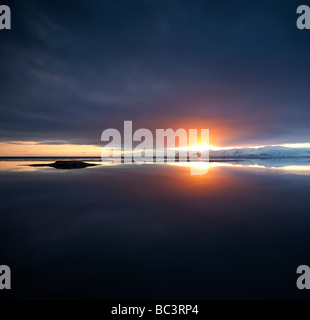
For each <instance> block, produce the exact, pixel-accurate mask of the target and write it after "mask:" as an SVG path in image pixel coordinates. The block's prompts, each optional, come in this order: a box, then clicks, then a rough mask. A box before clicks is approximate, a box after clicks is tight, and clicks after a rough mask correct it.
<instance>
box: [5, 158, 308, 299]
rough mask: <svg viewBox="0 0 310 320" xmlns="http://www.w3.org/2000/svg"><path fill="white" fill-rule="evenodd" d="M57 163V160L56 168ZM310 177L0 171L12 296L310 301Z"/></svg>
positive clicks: (239, 172) (302, 172) (254, 172)
mask: <svg viewBox="0 0 310 320" xmlns="http://www.w3.org/2000/svg"><path fill="white" fill-rule="evenodd" d="M47 162H49V161H47ZM309 172H310V170H308V168H307V167H302V168H298V167H294V166H290V167H285V168H284V169H283V170H279V169H277V168H273V169H272V168H271V169H270V168H263V167H257V166H250V167H247V166H236V165H230V166H222V165H221V166H214V167H210V168H209V172H208V174H206V175H205V176H191V175H190V172H189V168H187V167H178V166H169V165H151V164H150V165H140V166H138V165H120V166H98V167H92V168H85V169H79V170H57V169H54V168H30V167H27V166H26V164H25V162H23V161H6V162H3V161H2V162H0V195H1V201H0V264H6V265H8V266H10V267H11V270H12V290H11V291H7V292H6V293H5V295H6V297H9V298H19V299H25V298H27V299H29V298H30V299H31V298H71V299H72V298H97V299H153V298H158V299H178V298H182V299H192V298H199V299H219V298H225V299H230V298H232V299H239V298H246V299H248V298H255V299H256V298H258V299H280V298H305V297H307V293H306V292H303V291H300V290H298V289H297V288H296V279H297V275H296V269H297V267H298V266H299V265H301V264H308V265H309V264H310V211H309V207H310V197H309V195H310V194H309V190H310V173H309Z"/></svg>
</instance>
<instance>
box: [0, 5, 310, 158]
mask: <svg viewBox="0 0 310 320" xmlns="http://www.w3.org/2000/svg"><path fill="white" fill-rule="evenodd" d="M3 2H5V4H7V5H9V6H10V8H11V11H12V29H11V30H0V43H1V46H0V64H1V72H0V77H1V80H0V81H1V86H0V123H1V124H0V141H1V146H2V153H3V154H7V150H8V149H6V148H8V144H7V143H8V142H10V141H15V142H14V144H13V145H15V146H17V145H23V146H25V145H27V143H29V142H31V145H33V144H38V146H40V145H42V144H45V145H46V144H48V145H51V146H54V145H57V144H58V145H61V144H63V143H69V144H74V145H97V146H100V144H101V142H100V137H101V133H102V131H103V130H104V129H107V128H119V129H120V128H122V126H123V121H124V120H133V122H134V128H136V129H138V128H140V127H144V128H149V129H153V130H154V129H155V128H169V127H171V128H174V129H177V128H180V127H182V128H186V129H188V128H201V127H203V128H209V129H210V140H211V143H212V144H213V145H217V146H236V145H238V146H240V145H262V144H282V143H295V142H310V126H309V123H310V120H309V119H310V90H309V88H310V58H309V57H310V30H298V29H297V27H296V19H297V14H296V9H297V7H298V6H299V5H300V4H303V3H300V1H297V0H288V1H283V0H281V1H280V0H277V1H264V0H259V1H255V0H252V1H248V0H243V1H230V0H226V1H224V0H223V1H214V0H191V1H189V0H178V1H176V0H156V1H154V0H132V1H128V0H124V1H120V0H113V1H111V0H110V1H105V0H101V1H99V0H66V1H59V0H44V1H39V0H27V1H24V0H14V1H10V0H6V1H3ZM3 4H4V3H3ZM16 141H18V142H16ZM63 147H64V148H65V146H63Z"/></svg>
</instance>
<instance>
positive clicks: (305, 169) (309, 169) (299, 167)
mask: <svg viewBox="0 0 310 320" xmlns="http://www.w3.org/2000/svg"><path fill="white" fill-rule="evenodd" d="M142 160H143V161H142ZM88 161H89V160H88ZM51 162H53V160H41V161H38V160H28V161H26V160H23V161H18V160H15V161H10V160H2V161H0V172H23V171H28V172H31V171H32V172H33V171H42V170H44V171H50V172H55V170H54V168H49V167H30V166H29V165H30V164H48V163H51ZM90 162H91V163H94V164H97V165H98V166H97V167H89V168H88V169H90V170H100V167H110V166H124V165H126V166H128V165H133V166H136V165H140V164H147V165H168V166H175V167H180V168H187V169H190V170H191V174H192V175H204V174H206V173H207V172H208V170H210V169H211V170H212V168H218V167H228V168H238V169H248V170H251V169H252V170H258V172H260V171H264V172H273V173H274V172H277V173H280V174H281V173H283V174H296V175H309V176H310V165H308V164H291V165H287V164H283V165H282V166H281V163H280V164H279V163H277V165H276V164H275V165H274V166H271V165H270V164H269V163H266V165H265V166H264V165H262V164H241V163H240V162H238V163H228V162H205V161H200V162H197V161H195V162H188V161H180V162H171V161H167V162H165V163H156V162H154V161H153V160H152V159H151V158H142V159H141V162H139V163H135V162H133V163H123V161H120V162H111V161H108V159H107V161H105V162H102V161H93V160H91V161H90Z"/></svg>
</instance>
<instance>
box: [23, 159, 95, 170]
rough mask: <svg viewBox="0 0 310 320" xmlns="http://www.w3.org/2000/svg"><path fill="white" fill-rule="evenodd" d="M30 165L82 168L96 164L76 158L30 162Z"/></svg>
mask: <svg viewBox="0 0 310 320" xmlns="http://www.w3.org/2000/svg"><path fill="white" fill-rule="evenodd" d="M29 166H30V167H53V168H56V169H82V168H86V167H94V166H97V164H95V163H87V162H84V161H76V160H70V161H68V160H66V161H65V160H62V161H55V162H54V163H46V164H30V165H29Z"/></svg>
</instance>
